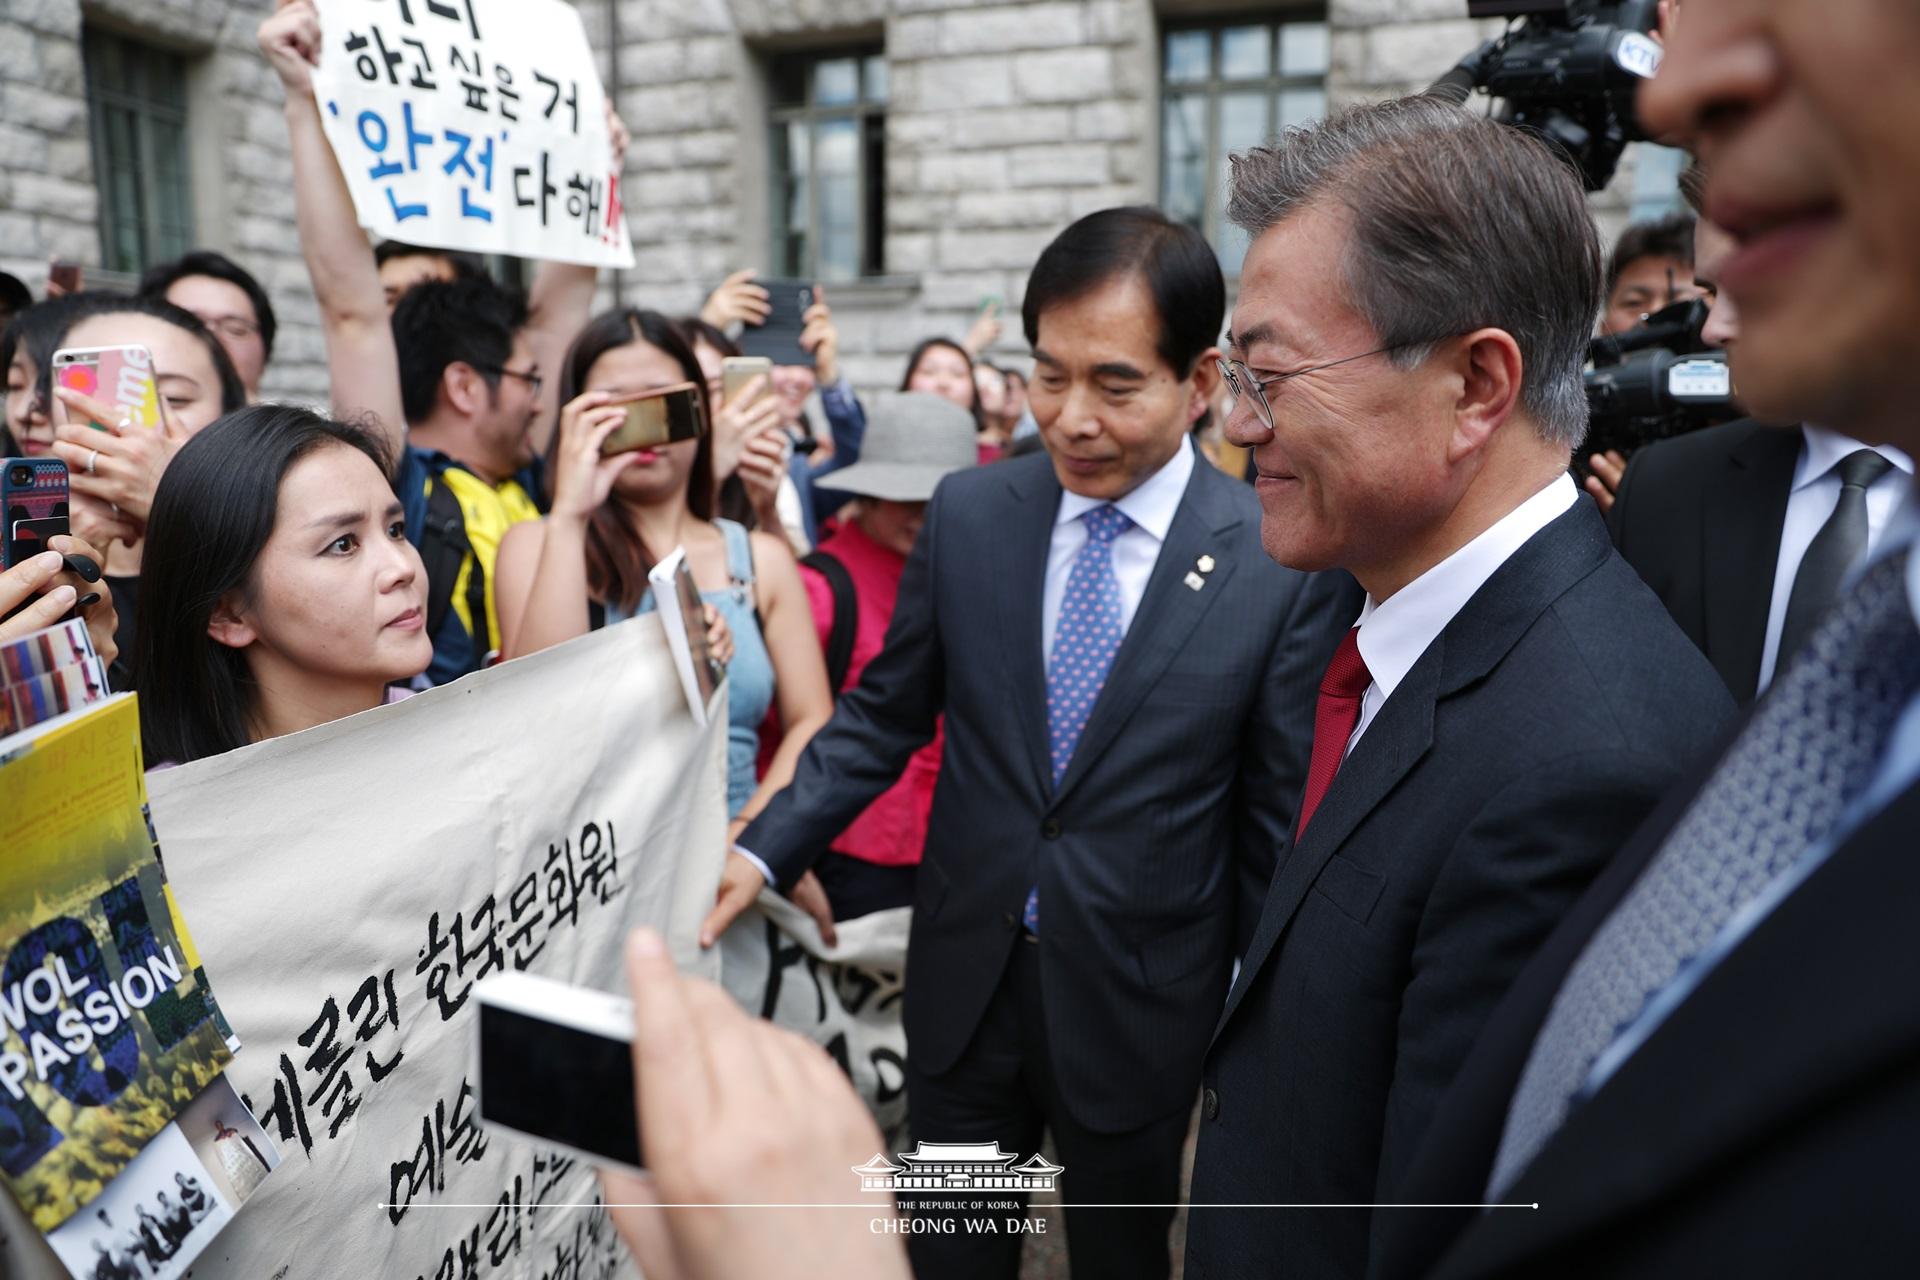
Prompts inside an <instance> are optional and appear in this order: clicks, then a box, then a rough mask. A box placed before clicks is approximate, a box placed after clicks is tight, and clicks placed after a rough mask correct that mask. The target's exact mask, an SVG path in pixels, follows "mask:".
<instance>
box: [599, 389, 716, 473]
mask: <svg viewBox="0 0 1920 1280" xmlns="http://www.w3.org/2000/svg"><path fill="white" fill-rule="evenodd" d="M706 433H707V411H706V408H705V406H704V405H702V404H701V401H700V387H699V384H697V383H693V382H676V383H675V384H674V385H672V386H670V387H661V388H660V389H659V390H657V391H649V392H646V393H645V394H643V395H640V396H637V397H635V398H634V399H633V400H631V401H629V402H628V403H627V420H626V421H625V422H623V423H621V424H620V429H619V430H618V431H615V432H614V433H613V434H612V435H610V436H608V437H607V438H606V440H605V441H604V442H603V443H602V444H601V445H600V452H601V454H602V455H603V456H605V457H612V456H613V455H614V454H616V453H632V452H633V451H634V450H635V449H658V448H660V447H662V446H663V445H669V444H678V443H680V442H681V441H683V440H698V439H699V438H700V437H701V436H703V435H705V434H706Z"/></svg>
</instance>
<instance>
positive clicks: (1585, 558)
mask: <svg viewBox="0 0 1920 1280" xmlns="http://www.w3.org/2000/svg"><path fill="white" fill-rule="evenodd" d="M1732 714H1733V704H1732V701H1731V700H1730V699H1729V698H1728V697H1727V693H1726V690H1725V689H1724V688H1722V687H1721V685H1720V681H1719V679H1718V678H1717V677H1716V676H1715V675H1714V673H1713V669H1712V668H1711V667H1709V666H1708V665H1707V662H1706V659H1704V658H1702V657H1701V656H1700V653H1699V651H1698V650H1697V649H1695V648H1694V647H1693V646H1692V645H1690V644H1688V643H1687V640H1686V637H1685V636H1683V635H1681V634H1680V631H1679V629H1678V628H1677V627H1675V626H1674V625H1673V620H1672V619H1671V618H1669V617H1668V616H1667V614H1666V611H1665V610H1664V609H1662V608H1661V607H1660V602H1659V601H1658V600H1656V599H1655V598H1654V597H1653V595H1652V593H1651V592H1649V591H1648V590H1647V589H1646V587H1645V586H1644V585H1643V584H1642V583H1641V582H1640V580H1639V579H1638V578H1636V577H1635V576H1634V573H1633V571H1632V570H1631V569H1629V568H1628V567H1627V566H1626V564H1625V563H1624V562H1623V561H1622V560H1621V559H1620V557H1619V556H1618V555H1616V554H1615V553H1614V550H1613V548H1612V546H1611V545H1610V544H1609V543H1608V541H1607V533H1606V528H1605V526H1604V525H1603V523H1602V521H1601V519H1600V516H1599V513H1598V512H1597V511H1595V510H1594V508H1593V506H1592V504H1591V503H1588V502H1585V501H1580V502H1576V503H1575V504H1574V505H1573V507H1572V508H1570V509H1569V510H1568V511H1567V512H1566V513H1565V514H1563V515H1562V516H1560V517H1559V518H1558V519H1556V520H1555V521H1554V522H1553V523H1552V524H1550V525H1548V526H1547V527H1546V528H1545V529H1542V530H1541V531H1540V532H1539V533H1537V534H1535V535H1534V536H1533V538H1531V539H1530V540H1528V542H1527V543H1526V544H1525V545H1524V546H1522V547H1521V548H1520V550H1519V551H1517V552H1515V553H1514V555H1513V556H1512V557H1511V558H1510V559H1508V561H1507V562H1506V563H1505V564H1504V565H1502V566H1501V567H1500V568H1499V569H1498V570H1497V571H1496V572H1495V573H1494V575H1493V576H1492V577H1491V578H1489V579H1488V580H1487V581H1486V583H1485V584H1484V585H1483V586H1482V587H1481V588H1480V590H1479V591H1478V592H1476V593H1475V594H1474V596H1473V598H1472V599H1471V600H1469V601H1468V602H1467V604H1466V606H1465V607H1464V608H1462V609H1461V611H1460V612H1459V613H1458V614H1457V615H1456V616H1455V617H1454V619H1453V621H1452V622H1451V623H1449V624H1448V626H1447V627H1446V629H1445V630H1444V631H1442V632H1441V633H1440V636H1439V637H1438V638H1437V639H1436V640H1435V641H1434V642H1433V644H1432V645H1431V646H1429V647H1428V649H1427V651H1426V652H1425V653H1424V654H1422V655H1421V657H1420V660H1419V661H1418V662H1416V663H1415V664H1414V666H1413V668H1412V670H1411V671H1409V672H1408V673H1407V676H1406V679H1405V680H1404V681H1403V682H1402V683H1401V684H1400V685H1399V687H1397V688H1396V689H1395V690H1394V691H1393V694H1392V696H1391V697H1389V698H1388V699H1387V701H1386V704H1385V705H1384V706H1383V707H1382V708H1381V710H1380V712H1379V714H1378V716H1377V717H1376V718H1375V720H1374V721H1373V723H1372V724H1371V725H1370V726H1369V727H1368V729H1367V731H1366V733H1365V735H1363V736H1362V737H1361V739H1360V741H1359V742H1358V743H1357V744H1356V745H1355V746H1354V749H1353V751H1352V753H1351V754H1350V755H1349V756H1348V757H1347V759H1346V762H1345V763H1344V764H1343V765H1342V766H1341V768H1340V772H1339V773H1338V774H1337V775H1336V776H1335V778H1334V781H1333V785H1332V787H1331V788H1330V789H1329V790H1328V792H1327V795H1326V798H1325V800H1324V801H1322V803H1321V805H1320V808H1319V810H1318V811H1317V812H1316V813H1315V815H1314V818H1313V822H1312V824H1311V825H1310V826H1309V827H1308V828H1307V831H1306V834H1305V836H1304V837H1303V838H1302V839H1301V841H1300V843H1299V845H1298V847H1297V848H1295V849H1294V850H1293V851H1292V852H1291V853H1290V854H1288V855H1287V857H1286V859H1285V860H1284V861H1283V862H1282V864H1281V866H1280V869H1279V871H1278V873H1277V874H1276V875H1275V877H1274V881H1273V887H1272V889H1271V891H1270V892H1269V893H1268V895H1267V901H1266V905H1265V909H1264V911H1263V912H1262V915H1261V918H1260V924H1259V927H1258V929H1257V930H1256V932H1255V934H1254V939H1253V943H1252V945H1251V947H1250V948H1249V950H1248V954H1247V958H1246V962H1245V965H1244V967H1243V968H1242V969H1241V972H1240V976H1239V980H1238V981H1237V982H1236V983H1235V985H1234V989H1233V992H1232V995H1231V996H1230V997H1229V999H1228V1002H1227V1007H1226V1011H1225V1013H1224V1014H1223V1015H1222V1016H1221V1019H1220V1026H1219V1029H1218V1030H1217V1031H1216V1033H1215V1036H1214V1040H1213V1045H1212V1047H1211V1049H1210V1050H1209V1051H1208V1055H1207V1060H1206V1066H1205V1071H1204V1081H1205V1084H1206V1086H1207V1092H1206V1094H1205V1095H1204V1097H1203V1104H1202V1114H1203V1120H1202V1123H1201V1126H1200V1146H1199V1155H1198V1159H1197V1162H1196V1164H1195V1167H1194V1177H1193V1202H1194V1203H1195V1204H1209V1203H1213V1204H1218V1203H1229V1204H1247V1203H1253V1204H1360V1205H1364V1204H1370V1203H1374V1202H1376V1201H1379V1200H1381V1199H1382V1198H1383V1197H1382V1195H1381V1193H1382V1190H1383V1189H1384V1188H1388V1187H1391V1186H1393V1185H1394V1184H1395V1183H1397V1182H1398V1181H1399V1178H1400V1175H1401V1174H1402V1173H1403V1171H1404V1168H1405V1165H1406V1161H1407V1159H1408V1158H1409V1157H1410V1156H1411V1154H1412V1152H1413V1150H1414V1148H1415V1146H1416V1145H1417V1144H1418V1143H1419V1141H1420V1139H1421V1137H1422V1136H1423V1134H1424V1133H1425V1132H1426V1130H1427V1127H1428V1126H1429V1125H1430V1124H1431V1123H1432V1122H1433V1118H1434V1112H1435V1108H1436V1105H1437V1104H1438V1102H1439V1098H1440V1095H1441V1093H1442V1091H1443V1090H1444V1089H1445V1088H1446V1087H1447V1085H1448V1083H1449V1082H1450V1081H1451V1080H1452V1078H1453V1075H1454V1072H1455V1070H1456V1069H1457V1068H1458V1067H1459V1065H1460V1063H1461V1061H1462V1060H1463V1059H1464V1058H1465V1057H1466V1056H1467V1051H1468V1049H1469V1048H1470V1047H1471V1046H1472V1044H1473V1041H1474V1037H1475V1036H1477V1035H1478V1034H1479V1033H1480V1030H1481V1027H1482V1024H1483V1023H1484V1021H1485V1019H1486V1017H1487V1015H1488V1014H1489V1013H1490V1012H1491V1011H1492V1009H1493V1007H1494V1005H1495V1004H1497V1003H1498V1001H1499V1000H1500V997H1501V996H1502V994H1504V993H1505V991H1506V988H1507V985H1508V984H1509V983H1510V982H1511V981H1512V980H1513V978H1514V976H1515V975H1516V974H1517V973H1519V972H1520V970H1521V968H1522V967H1523V966H1524V965H1525V964H1526V962H1527V960H1528V959H1529V958H1530V957H1531V956H1532V955H1533V953H1534V951H1535V950H1536V949H1537V948H1538V947H1539V945H1540V943H1541V942H1542V941H1543V940H1544V939H1545V938H1546V936H1547V934H1548V933H1549V932H1550V931H1551V930H1552V929H1553V926H1554V925H1555V924H1556V923H1557V922H1558V921H1559V919H1560V917H1561V915H1562V914H1564V913H1565V911H1566V910H1567V908H1568V907H1569V906H1571V905H1572V903H1573V902H1574V900H1575V899H1576V898H1578V897H1579V895H1580V893H1581V891H1582V890H1584V889H1585V888H1586V887H1587V885H1588V884H1589V883H1591V881H1592V879H1593V877H1594V876H1595V875H1596V874H1598V872H1599V870H1600V868H1601V866H1602V865H1603V864H1604V863H1605V862H1606V860H1607V858H1608V857H1610V856H1611V855H1612V854H1613V853H1614V852H1616V851H1617V850H1618V849H1619V848H1620V846H1621V844H1622V843H1623V842H1624V841H1625V838H1626V837H1627V835H1628V834H1629V833H1631V831H1632V830H1633V828H1634V827H1635V826H1637V825H1638V824H1639V822H1640V821H1641V819H1642V818H1644V817H1645V816H1646V814H1647V812H1648V811H1649V810H1651V809H1652V808H1653V806H1654V804H1655V802H1656V801H1657V800H1658V799H1659V797H1660V795H1661V793H1662V792H1664V791H1665V790H1666V789H1667V788H1668V787H1669V786H1671V785H1672V784H1673V783H1674V782H1675V781H1676V780H1677V779H1678V778H1679V777H1680V776H1681V774H1682V771H1683V770H1684V769H1685V768H1687V767H1688V766H1689V765H1691V764H1692V763H1693V762H1694V761H1695V760H1696V759H1698V758H1699V757H1701V756H1702V755H1704V754H1705V753H1706V752H1707V751H1708V750H1709V749H1710V747H1711V746H1712V744H1713V742H1714V741H1715V740H1716V739H1717V737H1718V734H1719V730H1720V727H1721V725H1723V724H1724V723H1725V722H1726V721H1727V720H1728V719H1729V718H1730V717H1731V716H1732ZM1370 1218H1371V1215H1370V1214H1369V1213H1368V1211H1366V1210H1364V1209H1356V1210H1344V1209H1342V1210H1336V1209H1195V1210H1193V1213H1192V1217H1191V1219H1190V1220H1189V1223H1188V1228H1187V1275H1188V1276H1189V1277H1192V1278H1193V1280H1199V1278H1200V1277H1209V1278H1212V1277H1241V1276H1253V1275H1286V1276H1289V1277H1295V1276H1298V1277H1322V1276H1325V1277H1355V1276H1360V1275H1362V1274H1363V1273H1364V1272H1365V1270H1366V1267H1367V1255H1368V1248H1369V1244H1368V1234H1369V1229H1370V1226H1371V1222H1370Z"/></svg>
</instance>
